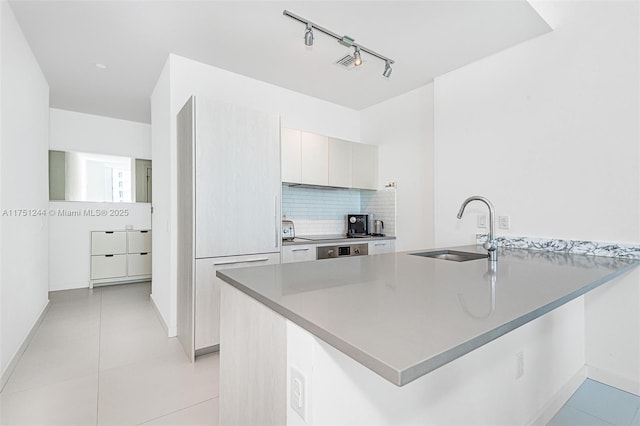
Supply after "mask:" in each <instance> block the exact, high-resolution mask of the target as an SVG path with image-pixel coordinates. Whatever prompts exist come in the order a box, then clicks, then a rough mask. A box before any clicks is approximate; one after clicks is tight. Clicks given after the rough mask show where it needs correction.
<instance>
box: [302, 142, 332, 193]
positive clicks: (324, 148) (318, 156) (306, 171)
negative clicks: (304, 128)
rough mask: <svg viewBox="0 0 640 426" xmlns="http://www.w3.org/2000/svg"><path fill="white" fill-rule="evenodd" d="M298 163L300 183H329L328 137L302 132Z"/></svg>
mask: <svg viewBox="0 0 640 426" xmlns="http://www.w3.org/2000/svg"><path fill="white" fill-rule="evenodd" d="M300 164H301V170H300V174H301V177H302V180H301V182H302V183H306V184H309V185H325V186H326V185H329V138H327V137H326V136H320V135H316V134H313V133H307V132H302V134H301V137H300Z"/></svg>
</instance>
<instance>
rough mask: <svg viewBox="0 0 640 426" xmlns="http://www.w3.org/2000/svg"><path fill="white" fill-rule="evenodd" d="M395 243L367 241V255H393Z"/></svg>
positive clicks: (390, 241) (389, 241)
mask: <svg viewBox="0 0 640 426" xmlns="http://www.w3.org/2000/svg"><path fill="white" fill-rule="evenodd" d="M395 251H396V242H395V241H394V240H377V241H369V254H370V255H371V254H383V253H395Z"/></svg>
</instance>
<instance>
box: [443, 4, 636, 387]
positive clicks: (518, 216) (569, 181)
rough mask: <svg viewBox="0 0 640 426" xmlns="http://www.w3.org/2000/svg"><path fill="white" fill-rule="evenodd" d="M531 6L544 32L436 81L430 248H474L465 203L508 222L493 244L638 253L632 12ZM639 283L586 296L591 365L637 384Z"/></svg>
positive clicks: (630, 7) (632, 7) (471, 217)
mask: <svg viewBox="0 0 640 426" xmlns="http://www.w3.org/2000/svg"><path fill="white" fill-rule="evenodd" d="M534 5H537V7H538V10H539V11H540V12H541V14H542V15H543V17H544V18H546V17H547V15H548V17H549V19H550V21H551V22H552V23H554V24H555V25H556V28H555V29H554V31H553V32H552V33H550V34H547V35H544V36H541V37H538V38H536V39H533V40H530V41H528V42H525V43H523V44H520V45H518V46H515V47H513V48H511V49H508V50H506V51H504V52H500V53H498V54H495V55H492V56H490V57H487V58H484V59H482V60H480V61H477V62H475V63H473V64H470V65H468V66H465V67H463V68H460V69H458V70H456V71H453V72H451V73H449V74H446V75H444V76H442V77H439V78H437V79H436V80H435V158H436V162H435V166H436V172H435V243H436V245H438V246H443V245H453V244H459V243H470V242H473V241H474V234H475V233H476V231H477V230H476V228H475V226H474V225H475V215H476V214H478V213H484V214H486V213H485V211H486V210H483V207H482V206H473V209H470V210H469V211H467V213H466V214H465V217H464V218H463V220H461V221H458V220H457V219H456V212H457V210H458V208H459V207H460V204H461V202H462V201H463V200H464V199H465V198H466V197H468V196H469V195H473V194H478V195H485V196H487V197H488V198H489V199H491V200H492V201H493V203H494V205H495V207H496V210H497V213H498V214H499V215H510V216H511V226H512V228H511V230H510V231H502V230H500V231H499V233H500V234H513V235H523V236H532V237H556V238H573V239H585V240H600V241H617V242H631V243H638V241H639V237H640V235H639V234H640V185H639V182H640V173H639V170H640V160H639V151H638V140H640V128H639V126H638V119H639V116H640V107H639V84H638V81H639V78H640V77H639V76H640V69H639V64H640V62H639V58H640V40H639V37H638V27H639V25H640V22H639V10H638V2H616V1H593V2H560V1H558V2H540V3H537V2H534ZM470 207H472V206H470ZM638 281H639V278H638V275H637V274H632V275H628V276H627V277H625V278H624V279H622V280H618V281H616V282H613V283H609V284H607V285H606V286H605V287H603V289H602V290H599V291H598V292H596V293H594V294H593V295H589V296H588V297H587V298H586V317H587V319H588V321H587V336H586V339H587V346H586V348H587V360H588V363H589V365H590V366H593V367H595V368H597V369H599V370H600V371H604V372H610V373H611V377H613V376H622V377H624V378H626V379H628V380H630V381H632V382H635V383H636V384H638V381H639V377H640V376H639V374H638V372H639V371H640V369H639V367H638V364H639V363H640V344H639V337H638V336H640V321H638V311H639V309H640V298H639V297H638ZM601 296H602V297H601ZM604 297H606V299H605V298H604ZM619 300H625V301H626V302H625V303H624V304H617V303H616V301H619ZM596 312H597V314H596ZM596 317H597V318H596ZM595 323H599V324H601V325H604V324H606V326H602V327H594V324H595ZM605 374H606V373H605ZM636 389H637V387H636Z"/></svg>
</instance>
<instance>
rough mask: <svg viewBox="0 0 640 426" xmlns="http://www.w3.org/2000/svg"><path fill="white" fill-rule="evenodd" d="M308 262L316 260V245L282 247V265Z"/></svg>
mask: <svg viewBox="0 0 640 426" xmlns="http://www.w3.org/2000/svg"><path fill="white" fill-rule="evenodd" d="M307 260H316V246H315V244H307V245H295V246H283V247H282V263H292V262H304V261H307Z"/></svg>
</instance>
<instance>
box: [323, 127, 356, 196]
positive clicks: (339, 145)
mask: <svg viewBox="0 0 640 426" xmlns="http://www.w3.org/2000/svg"><path fill="white" fill-rule="evenodd" d="M352 145H353V143H351V142H349V141H345V140H342V139H335V138H329V186H338V187H343V188H351V173H352V164H351V163H352V159H351V158H352V149H351V147H352Z"/></svg>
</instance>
